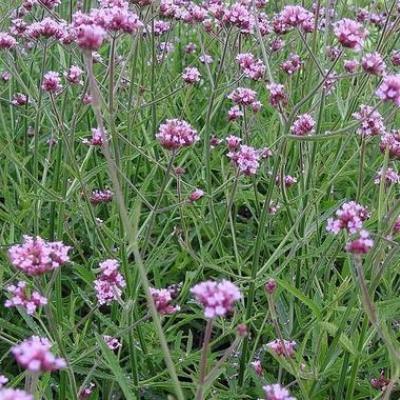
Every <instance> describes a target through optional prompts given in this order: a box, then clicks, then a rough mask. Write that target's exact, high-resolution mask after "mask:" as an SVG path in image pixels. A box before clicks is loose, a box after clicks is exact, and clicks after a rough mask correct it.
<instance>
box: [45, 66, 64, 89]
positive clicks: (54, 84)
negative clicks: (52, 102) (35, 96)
mask: <svg viewBox="0 0 400 400" xmlns="http://www.w3.org/2000/svg"><path fill="white" fill-rule="evenodd" d="M42 89H43V90H44V91H45V92H49V93H57V92H59V91H60V90H61V89H62V84H61V78H60V74H59V73H58V72H54V71H49V72H47V73H46V74H45V75H44V76H43V82H42Z"/></svg>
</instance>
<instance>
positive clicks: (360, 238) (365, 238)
mask: <svg viewBox="0 0 400 400" xmlns="http://www.w3.org/2000/svg"><path fill="white" fill-rule="evenodd" d="M373 246H374V241H373V240H372V239H371V237H370V235H369V232H367V231H366V230H361V231H360V232H359V233H358V235H357V238H356V239H353V240H351V241H349V242H347V243H346V247H345V249H346V251H347V252H349V253H352V254H366V253H368V252H369V251H370V250H371V249H372V247H373Z"/></svg>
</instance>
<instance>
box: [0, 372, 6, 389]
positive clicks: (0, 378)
mask: <svg viewBox="0 0 400 400" xmlns="http://www.w3.org/2000/svg"><path fill="white" fill-rule="evenodd" d="M7 382H8V378H6V377H5V376H4V375H0V389H1V388H2V387H3V386H4V385H5V384H6V383H7Z"/></svg>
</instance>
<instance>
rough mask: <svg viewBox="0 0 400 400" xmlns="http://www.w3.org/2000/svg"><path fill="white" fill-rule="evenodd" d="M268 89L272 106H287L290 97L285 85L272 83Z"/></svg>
mask: <svg viewBox="0 0 400 400" xmlns="http://www.w3.org/2000/svg"><path fill="white" fill-rule="evenodd" d="M267 89H268V90H269V102H270V104H271V106H272V107H275V108H279V107H284V106H286V104H287V102H288V98H287V94H286V92H285V88H284V86H283V85H281V84H279V83H270V84H269V85H267Z"/></svg>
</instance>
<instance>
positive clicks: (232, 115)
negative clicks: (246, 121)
mask: <svg viewBox="0 0 400 400" xmlns="http://www.w3.org/2000/svg"><path fill="white" fill-rule="evenodd" d="M243 115H244V113H243V111H242V110H241V109H240V106H233V107H231V108H230V109H229V110H228V121H236V120H238V119H239V118H241V117H243Z"/></svg>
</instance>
